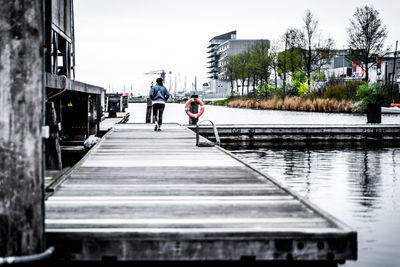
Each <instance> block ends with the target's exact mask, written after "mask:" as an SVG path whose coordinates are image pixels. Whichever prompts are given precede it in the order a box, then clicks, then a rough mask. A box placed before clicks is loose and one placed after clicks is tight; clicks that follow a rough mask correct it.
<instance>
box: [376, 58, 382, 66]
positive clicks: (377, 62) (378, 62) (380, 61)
mask: <svg viewBox="0 0 400 267" xmlns="http://www.w3.org/2000/svg"><path fill="white" fill-rule="evenodd" d="M376 66H377V67H381V66H382V58H381V57H376Z"/></svg>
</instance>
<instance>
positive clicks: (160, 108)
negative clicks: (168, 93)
mask: <svg viewBox="0 0 400 267" xmlns="http://www.w3.org/2000/svg"><path fill="white" fill-rule="evenodd" d="M164 108H165V104H161V103H155V104H153V120H154V122H157V124H158V125H160V126H161V124H162V115H163V113H164Z"/></svg>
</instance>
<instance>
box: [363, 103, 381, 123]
mask: <svg viewBox="0 0 400 267" xmlns="http://www.w3.org/2000/svg"><path fill="white" fill-rule="evenodd" d="M366 113H367V123H381V122H382V110H381V105H379V104H368V105H367V112H366Z"/></svg>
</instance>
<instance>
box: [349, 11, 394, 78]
mask: <svg viewBox="0 0 400 267" xmlns="http://www.w3.org/2000/svg"><path fill="white" fill-rule="evenodd" d="M347 33H348V38H349V39H348V44H349V47H350V49H351V50H352V52H351V54H350V55H349V56H348V58H349V59H350V60H352V61H356V62H360V63H362V64H363V66H364V69H365V81H368V80H369V75H368V70H369V68H370V66H372V65H373V64H374V62H375V58H374V56H378V55H379V56H382V55H383V54H384V53H385V52H386V53H387V51H383V46H384V43H385V39H386V37H387V35H388V32H387V30H386V26H384V25H383V24H382V21H381V19H380V18H379V12H378V11H377V10H375V9H374V8H373V7H369V6H364V7H358V8H357V9H356V12H355V13H354V15H353V18H352V19H350V27H348V28H347ZM370 63H372V64H371V65H369V64H370Z"/></svg>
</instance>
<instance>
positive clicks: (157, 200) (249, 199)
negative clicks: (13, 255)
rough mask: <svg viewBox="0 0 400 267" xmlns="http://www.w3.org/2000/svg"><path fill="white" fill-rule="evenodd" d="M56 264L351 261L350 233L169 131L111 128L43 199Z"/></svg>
mask: <svg viewBox="0 0 400 267" xmlns="http://www.w3.org/2000/svg"><path fill="white" fill-rule="evenodd" d="M46 236H47V243H48V245H49V246H50V245H53V246H55V247H56V252H55V257H56V258H57V259H58V260H73V261H101V260H110V259H111V260H118V261H148V260H151V261H158V260H178V261H183V260H189V261H212V260H224V261H230V260H241V259H242V260H243V259H253V260H299V261H326V260H329V261H337V262H343V261H345V260H348V259H353V260H354V259H356V258H357V233H356V232H355V231H353V230H352V229H349V228H348V227H347V226H346V225H344V224H343V223H341V222H340V221H338V220H337V219H335V218H333V217H331V216H330V215H328V214H326V213H325V212H324V211H322V210H320V209H319V208H317V207H315V206H314V205H313V204H311V203H309V202H308V201H307V200H304V199H302V198H301V197H300V196H298V195H297V194H295V193H293V192H290V191H289V190H287V189H285V188H283V187H282V186H281V185H279V183H277V182H276V181H275V180H274V179H273V178H271V177H268V176H266V175H263V174H261V173H259V172H258V171H256V170H254V169H252V168H251V167H250V166H248V165H246V164H244V163H243V162H241V161H239V160H237V159H236V158H235V157H234V156H232V155H231V154H230V153H229V152H227V151H224V150H223V149H221V148H219V147H196V146H195V135H194V134H193V133H192V132H191V131H190V130H188V129H187V128H185V127H181V126H179V125H177V124H166V125H163V131H161V132H154V131H153V125H151V124H119V125H116V126H115V127H114V128H113V129H112V130H111V131H110V132H109V133H108V134H107V135H105V136H104V137H103V139H102V141H101V142H100V143H99V144H97V145H96V147H94V148H93V149H92V150H91V151H90V152H89V153H88V155H87V156H85V158H84V159H83V160H82V161H81V162H79V163H78V164H77V166H75V167H74V170H73V171H72V172H71V174H70V177H69V178H68V179H66V180H65V181H64V183H63V184H61V185H60V186H59V187H58V188H57V189H56V191H55V192H54V194H53V195H52V196H51V197H50V198H49V199H48V200H47V201H46Z"/></svg>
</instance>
